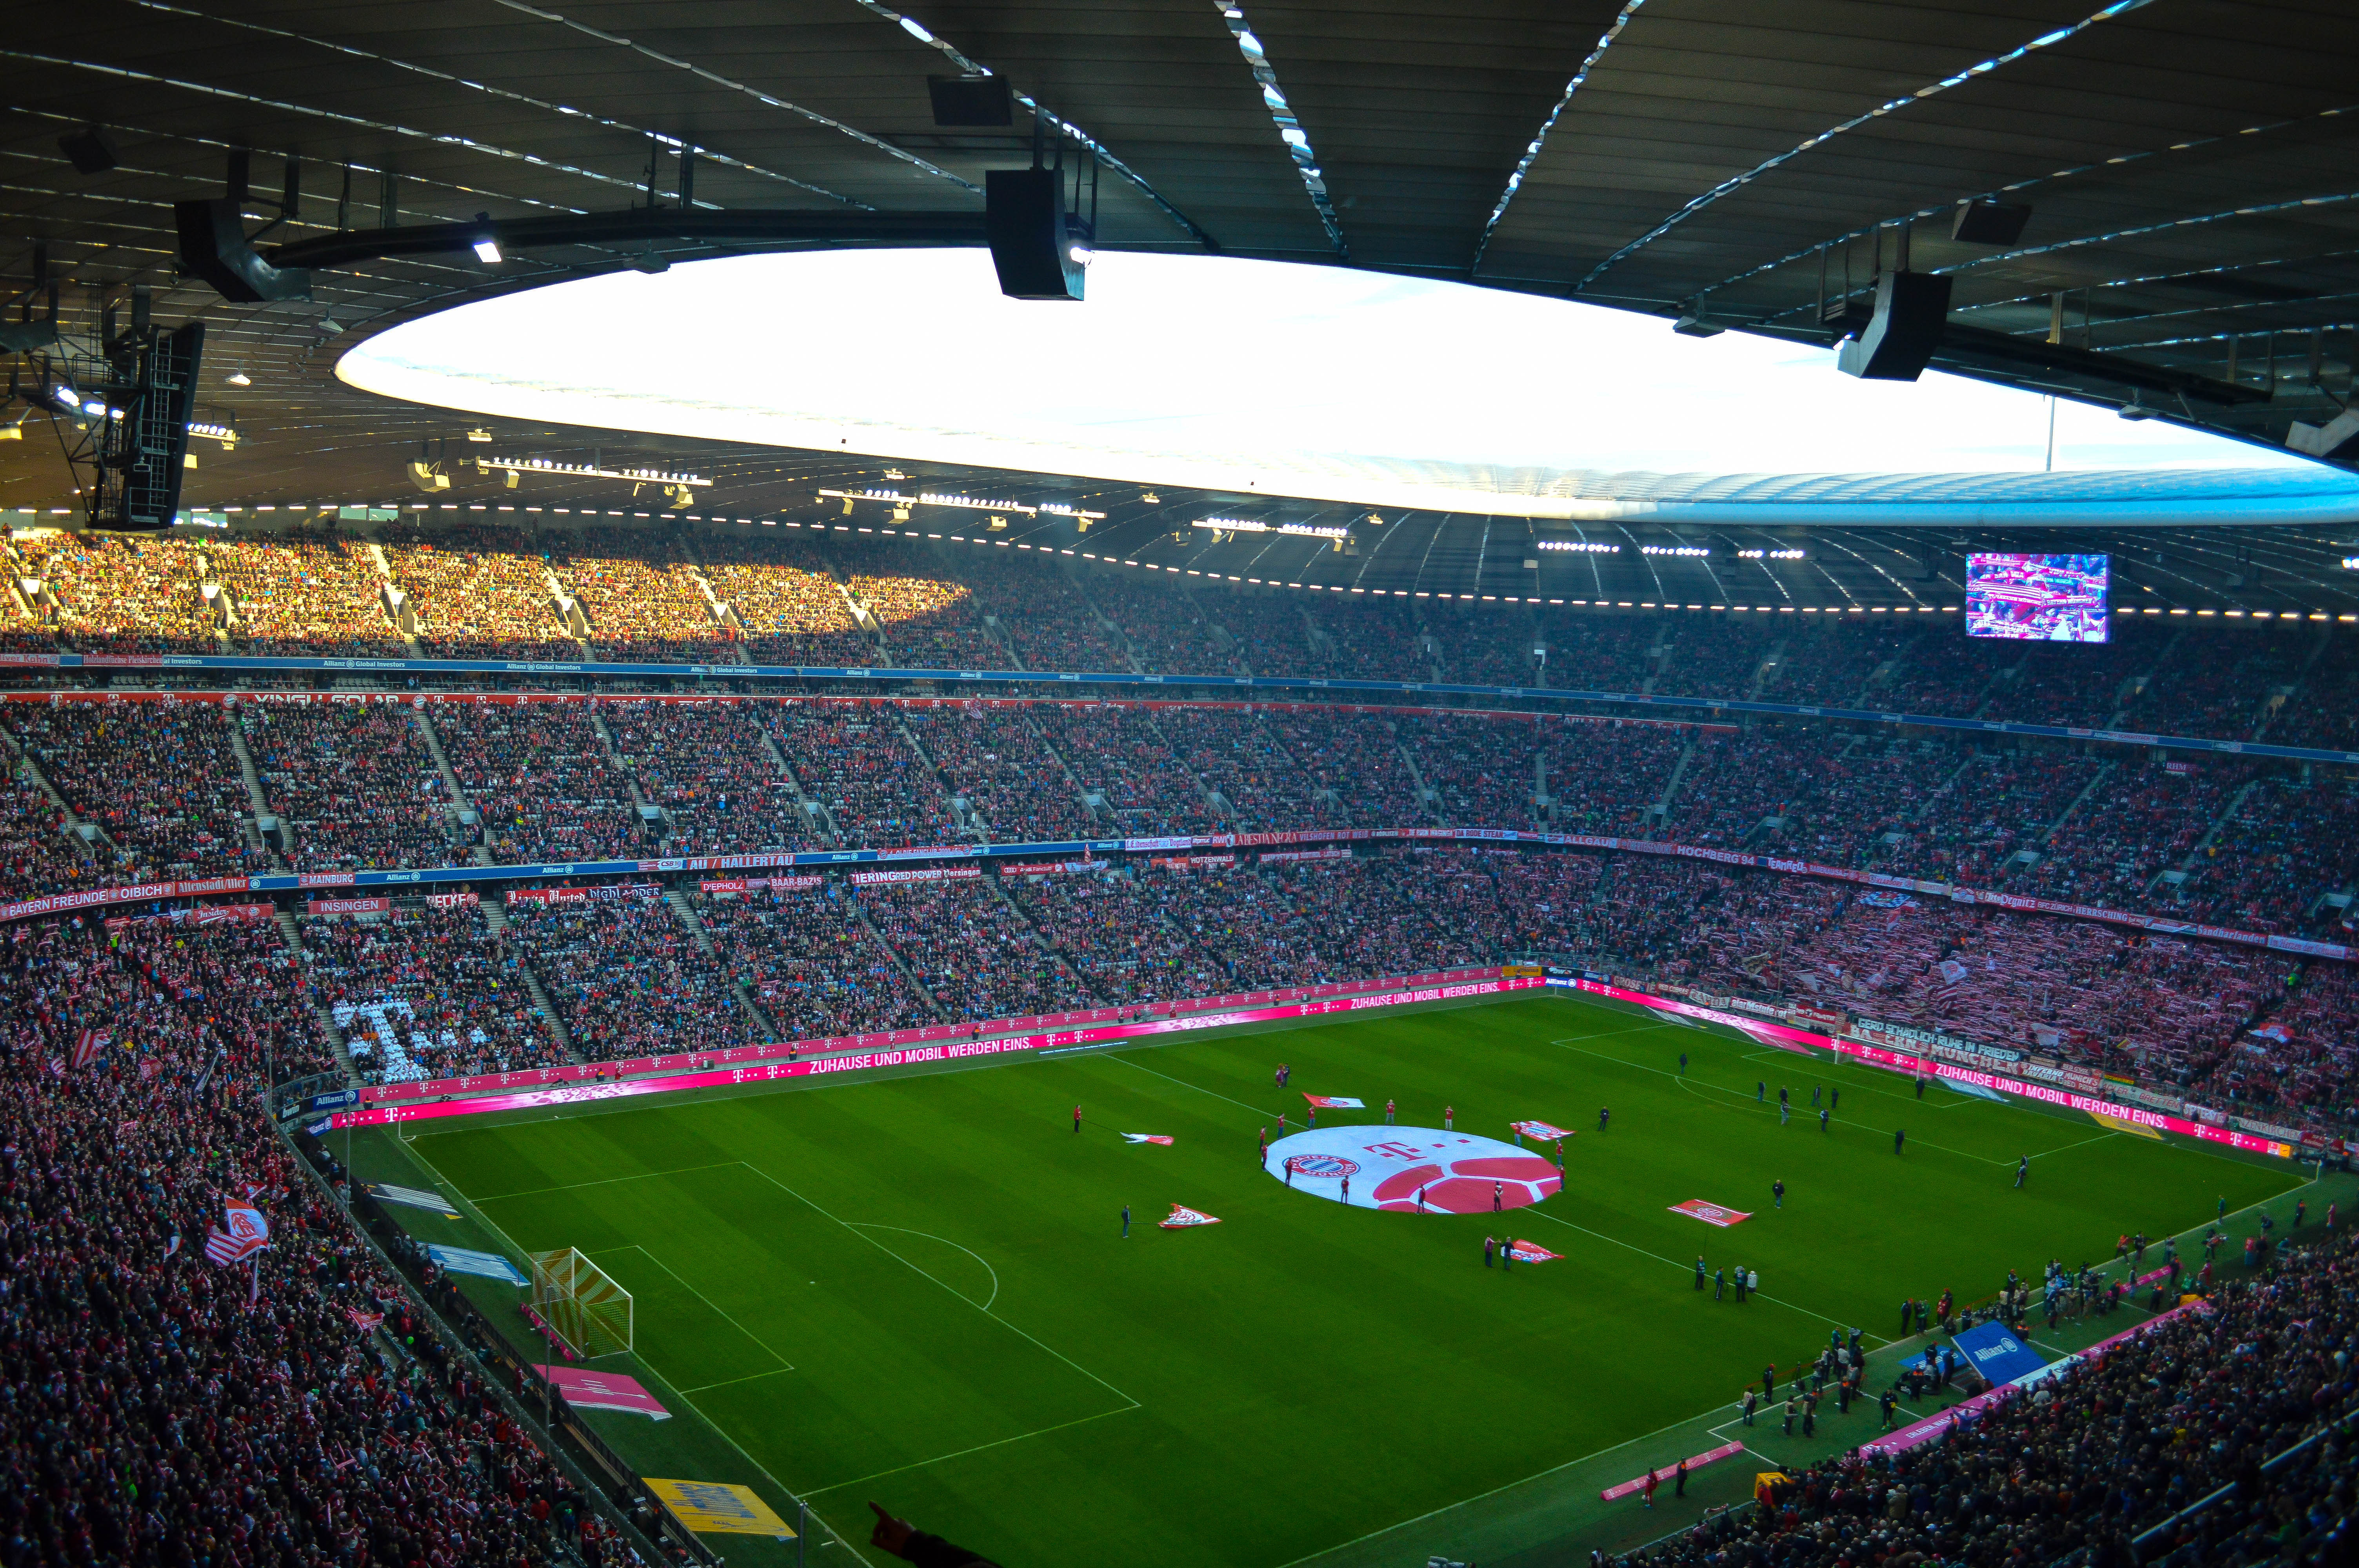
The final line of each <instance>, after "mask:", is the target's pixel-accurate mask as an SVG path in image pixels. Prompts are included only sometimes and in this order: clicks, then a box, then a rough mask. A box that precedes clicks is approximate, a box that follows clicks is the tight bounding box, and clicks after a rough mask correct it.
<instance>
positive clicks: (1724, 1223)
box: [1671, 1198, 1752, 1230]
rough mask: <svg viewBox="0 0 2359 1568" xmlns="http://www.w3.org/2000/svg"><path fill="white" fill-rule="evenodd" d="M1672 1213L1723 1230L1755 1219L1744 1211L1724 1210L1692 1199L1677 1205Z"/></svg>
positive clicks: (1672, 1208) (1697, 1199)
mask: <svg viewBox="0 0 2359 1568" xmlns="http://www.w3.org/2000/svg"><path fill="white" fill-rule="evenodd" d="M1671 1212H1672V1213H1673V1214H1683V1215H1686V1216H1687V1217H1689V1218H1690V1219H1700V1220H1701V1221H1703V1222H1704V1223H1705V1224H1706V1225H1716V1226H1718V1227H1721V1228H1722V1229H1723V1230H1725V1229H1727V1228H1728V1227H1730V1226H1732V1225H1740V1224H1743V1223H1744V1222H1745V1220H1748V1219H1751V1218H1752V1216H1751V1215H1750V1214H1747V1213H1745V1212H1744V1211H1743V1210H1740V1209H1733V1208H1723V1207H1722V1206H1720V1205H1718V1204H1716V1203H1706V1202H1704V1201H1703V1199H1701V1198H1690V1199H1688V1201H1687V1202H1685V1203H1675V1204H1673V1205H1672V1206H1671Z"/></svg>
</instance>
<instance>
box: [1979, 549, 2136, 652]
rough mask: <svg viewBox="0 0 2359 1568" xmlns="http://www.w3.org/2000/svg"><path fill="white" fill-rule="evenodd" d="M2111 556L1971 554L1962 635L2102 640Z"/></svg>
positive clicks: (2072, 641) (2045, 640)
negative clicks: (1964, 633)
mask: <svg viewBox="0 0 2359 1568" xmlns="http://www.w3.org/2000/svg"><path fill="white" fill-rule="evenodd" d="M2112 580H2113V557H2110V556H2017V555H1971V556H1968V557H1966V635H1967V636H1969V637H2015V638H2020V639H2025V640H2029V641H2036V642H2042V643H2102V642H2104V641H2105V640H2106V637H2105V627H2106V622H2105V599H2106V591H2107V589H2108V588H2109V587H2110V585H2111V583H2112Z"/></svg>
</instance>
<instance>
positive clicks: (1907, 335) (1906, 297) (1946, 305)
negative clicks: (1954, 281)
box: [1835, 272, 1950, 381]
mask: <svg viewBox="0 0 2359 1568" xmlns="http://www.w3.org/2000/svg"><path fill="white" fill-rule="evenodd" d="M1949 315H1950V280H1949V279H1948V278H1946V277H1935V276H1931V275H1930V274H1928V273H1921V272H1887V273H1886V274H1885V275H1884V276H1882V277H1880V278H1878V279H1876V280H1875V314H1874V315H1873V316H1871V317H1870V318H1869V319H1868V323H1867V325H1866V326H1865V327H1864V328H1862V329H1861V330H1860V333H1859V336H1857V337H1855V338H1852V339H1849V340H1847V341H1845V342H1844V343H1843V347H1842V349H1841V350H1840V351H1837V353H1836V355H1835V368H1836V369H1837V370H1839V371H1841V372H1843V374H1845V375H1855V376H1858V377H1859V378H1860V379H1862V380H1863V381H1915V380H1916V379H1917V378H1918V377H1919V375H1922V374H1923V373H1924V372H1925V366H1926V364H1927V362H1929V361H1930V360H1931V359H1932V357H1933V351H1934V350H1935V349H1937V348H1939V347H1940V344H1941V328H1942V325H1943V324H1944V323H1945V322H1946V321H1947V320H1948V319H1949Z"/></svg>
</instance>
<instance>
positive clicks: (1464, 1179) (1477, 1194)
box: [1262, 1127, 1563, 1214]
mask: <svg viewBox="0 0 2359 1568" xmlns="http://www.w3.org/2000/svg"><path fill="white" fill-rule="evenodd" d="M1262 1168H1263V1169H1264V1170H1265V1171H1266V1172H1268V1173H1269V1174H1270V1176H1271V1178H1272V1179H1273V1180H1276V1181H1280V1182H1286V1181H1287V1180H1288V1176H1289V1175H1291V1177H1292V1178H1293V1179H1292V1181H1291V1182H1290V1183H1288V1184H1289V1185H1290V1186H1291V1187H1292V1188H1293V1190H1295V1191H1296V1192H1299V1193H1309V1194H1310V1195H1312V1196H1314V1197H1322V1198H1325V1199H1327V1200H1328V1201H1329V1202H1331V1203H1345V1202H1348V1203H1349V1204H1350V1205H1351V1206H1353V1208H1381V1209H1389V1210H1392V1211H1393V1212H1395V1213H1398V1214H1419V1213H1423V1214H1489V1213H1491V1212H1493V1211H1494V1210H1495V1209H1496V1210H1499V1211H1505V1210H1507V1209H1511V1208H1524V1207H1527V1206H1530V1205H1532V1204H1536V1203H1538V1202H1539V1201H1540V1200H1541V1199H1543V1198H1546V1197H1548V1196H1549V1195H1551V1194H1553V1193H1554V1192H1556V1190H1557V1189H1558V1188H1559V1187H1560V1185H1562V1184H1563V1182H1562V1177H1561V1176H1560V1173H1558V1171H1557V1168H1556V1166H1555V1165H1554V1164H1552V1163H1551V1162H1549V1161H1547V1160H1544V1159H1542V1158H1540V1157H1539V1156H1538V1155H1537V1154H1534V1153H1531V1152H1528V1151H1527V1150H1522V1149H1518V1148H1517V1147H1516V1146H1515V1145H1513V1144H1511V1143H1501V1142H1499V1141H1496V1140H1495V1139H1490V1138H1477V1137H1474V1136H1473V1135H1472V1134H1470V1133H1464V1132H1445V1131H1443V1130H1440V1129H1439V1128H1433V1127H1321V1128H1314V1129H1313V1130H1310V1131H1308V1132H1298V1133H1296V1134H1295V1135H1294V1136H1293V1137H1291V1138H1281V1139H1279V1140H1278V1141H1277V1142H1275V1143H1273V1144H1271V1145H1270V1146H1269V1152H1268V1155H1267V1157H1266V1159H1265V1160H1264V1162H1263V1166H1262ZM1346 1182H1349V1184H1350V1185H1351V1195H1350V1196H1349V1197H1348V1198H1346V1196H1345V1195H1344V1192H1343V1187H1344V1184H1345V1183H1346Z"/></svg>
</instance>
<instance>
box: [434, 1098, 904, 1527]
mask: <svg viewBox="0 0 2359 1568" xmlns="http://www.w3.org/2000/svg"><path fill="white" fill-rule="evenodd" d="M558 1119H560V1118H556V1117H552V1118H550V1120H558ZM409 1157H410V1158H411V1159H413V1160H416V1161H417V1162H419V1164H421V1165H423V1166H425V1167H426V1169H427V1170H428V1171H429V1172H431V1173H433V1176H434V1179H435V1180H436V1181H438V1182H440V1183H442V1184H444V1185H445V1186H447V1187H449V1188H450V1189H451V1191H452V1192H453V1193H458V1195H459V1202H460V1203H461V1204H462V1206H464V1207H465V1208H466V1210H467V1212H468V1213H470V1214H472V1215H473V1216H474V1217H475V1220H476V1222H477V1223H478V1224H480V1225H482V1226H483V1227H484V1229H486V1230H489V1231H490V1232H491V1233H492V1234H493V1235H495V1236H496V1237H498V1238H500V1239H501V1240H502V1241H504V1242H506V1243H507V1246H508V1249H509V1250H510V1251H512V1252H515V1253H517V1254H518V1255H522V1254H523V1252H524V1249H523V1248H521V1247H518V1246H517V1245H516V1238H514V1237H512V1236H510V1235H509V1234H508V1233H507V1232H506V1231H505V1230H502V1229H501V1228H500V1227H498V1226H496V1225H494V1224H493V1223H492V1221H491V1217H489V1216H487V1215H485V1214H484V1212H483V1211H482V1210H480V1209H478V1208H476V1207H475V1206H474V1205H473V1203H471V1202H469V1201H468V1198H467V1195H466V1194H464V1193H462V1192H460V1191H459V1186H458V1184H457V1183H455V1182H453V1181H451V1178H449V1177H448V1176H445V1175H444V1174H443V1173H441V1171H440V1170H439V1169H437V1168H436V1166H435V1164H434V1162H432V1161H431V1160H429V1159H428V1158H427V1157H426V1156H425V1155H423V1154H420V1153H419V1152H418V1151H417V1150H416V1149H414V1148H413V1149H411V1150H410V1151H409ZM640 1250H642V1251H645V1250H646V1249H644V1248H642V1249H640ZM649 1256H653V1254H649ZM755 1343H756V1344H760V1343H761V1342H760V1341H759V1340H756V1342H755ZM762 1347H763V1348H764V1349H766V1350H768V1349H769V1346H766V1345H765V1346H762ZM770 1354H772V1355H773V1356H776V1355H777V1351H775V1350H772V1351H770ZM632 1355H633V1356H634V1357H636V1356H637V1355H638V1353H637V1352H636V1351H633V1352H632ZM779 1358H780V1359H781V1360H783V1359H785V1357H779ZM642 1359H644V1358H642ZM646 1365H647V1367H648V1368H649V1369H650V1370H652V1371H654V1372H655V1373H656V1375H657V1376H658V1377H662V1375H663V1374H662V1371H661V1369H660V1368H656V1367H655V1365H654V1363H653V1362H647V1363H646ZM664 1381H665V1382H666V1383H667V1384H669V1383H670V1382H671V1379H669V1378H665V1379H664ZM671 1391H672V1397H673V1398H675V1399H677V1400H679V1402H680V1403H681V1404H683V1405H686V1406H687V1407H688V1409H689V1411H690V1414H692V1415H694V1416H695V1417H696V1419H697V1420H699V1421H701V1422H703V1423H704V1424H705V1426H706V1427H707V1428H709V1429H710V1430H712V1431H713V1432H717V1433H720V1434H721V1441H722V1442H723V1443H726V1444H728V1445H729V1446H730V1447H732V1448H734V1449H735V1450H736V1451H737V1457H739V1458H740V1459H743V1460H744V1461H745V1463H746V1464H748V1465H752V1466H753V1467H754V1468H755V1469H756V1470H758V1471H760V1472H761V1475H762V1479H764V1480H766V1481H767V1482H769V1483H770V1485H771V1486H773V1487H777V1491H778V1495H779V1496H781V1497H787V1498H797V1497H800V1496H801V1494H800V1493H799V1492H797V1491H796V1490H795V1489H794V1488H793V1487H789V1486H788V1485H787V1484H786V1483H784V1482H783V1481H780V1480H779V1479H778V1478H777V1476H774V1475H772V1474H771V1473H770V1467H769V1466H768V1465H765V1464H763V1463H762V1462H761V1461H760V1460H759V1459H756V1458H755V1457H754V1456H753V1455H752V1454H749V1453H747V1452H746V1451H745V1444H742V1443H740V1442H738V1441H737V1437H736V1434H735V1433H732V1432H731V1431H730V1430H729V1429H728V1428H727V1427H725V1426H723V1425H722V1424H721V1423H720V1422H717V1421H715V1420H713V1419H712V1417H711V1416H709V1415H707V1414H705V1413H704V1409H703V1407H702V1406H701V1405H699V1404H698V1403H697V1402H696V1401H695V1400H692V1399H690V1397H689V1396H688V1394H687V1393H685V1392H684V1391H682V1390H680V1389H679V1388H678V1387H677V1386H674V1387H673V1388H672V1390H671ZM822 1522H824V1521H822ZM827 1532H828V1534H829V1535H831V1536H832V1537H834V1538H835V1542H836V1544H838V1545H841V1546H842V1547H843V1549H844V1551H846V1552H849V1553H851V1556H852V1560H853V1562H854V1563H862V1564H864V1565H865V1568H874V1564H871V1563H869V1561H868V1559H867V1557H866V1556H864V1555H863V1553H862V1552H861V1550H860V1548H859V1547H858V1546H856V1545H854V1544H853V1541H851V1539H850V1538H848V1537H846V1536H845V1535H844V1534H843V1532H842V1531H841V1530H837V1529H836V1528H835V1527H834V1526H833V1525H829V1526H828V1527H827ZM825 1544H827V1543H826V1542H824V1541H822V1542H821V1545H825Z"/></svg>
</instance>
